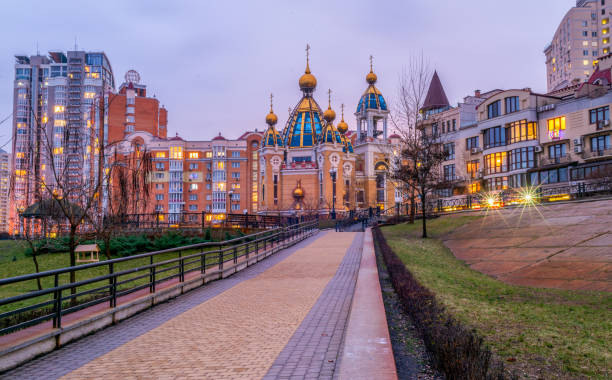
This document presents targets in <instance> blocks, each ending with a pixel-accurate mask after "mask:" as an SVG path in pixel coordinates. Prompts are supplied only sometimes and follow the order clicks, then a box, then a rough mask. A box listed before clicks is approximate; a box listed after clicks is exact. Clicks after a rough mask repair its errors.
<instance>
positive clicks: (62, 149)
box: [53, 147, 64, 154]
mask: <svg viewBox="0 0 612 380" xmlns="http://www.w3.org/2000/svg"><path fill="white" fill-rule="evenodd" d="M62 153H64V148H62V147H59V148H53V154H62Z"/></svg>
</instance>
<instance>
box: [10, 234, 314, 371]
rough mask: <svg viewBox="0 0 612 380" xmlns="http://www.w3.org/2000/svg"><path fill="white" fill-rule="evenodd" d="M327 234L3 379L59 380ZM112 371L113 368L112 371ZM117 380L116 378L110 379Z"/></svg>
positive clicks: (66, 348) (42, 359) (36, 361)
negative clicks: (58, 379)
mask: <svg viewBox="0 0 612 380" xmlns="http://www.w3.org/2000/svg"><path fill="white" fill-rule="evenodd" d="M324 235H325V233H319V234H318V235H315V236H314V237H311V238H309V239H306V240H305V241H303V242H300V243H298V244H297V245H295V246H293V247H291V248H288V249H285V250H282V251H280V252H278V253H276V254H275V255H273V256H270V257H268V258H267V259H265V260H263V261H261V262H260V263H258V264H257V265H253V266H251V267H249V268H247V269H245V270H243V271H241V272H238V273H237V274H235V275H233V276H230V277H228V278H226V279H223V280H220V281H215V282H212V283H209V284H207V285H206V286H204V287H201V288H199V289H194V290H192V291H190V292H188V293H186V294H184V295H182V296H180V297H178V298H174V299H172V300H170V301H169V302H167V303H164V304H160V305H157V306H156V307H155V308H153V309H150V310H147V311H145V312H142V313H140V314H138V315H136V316H134V317H132V318H130V319H128V320H125V321H122V322H121V323H119V324H117V325H115V326H112V327H109V328H107V329H105V330H103V331H100V332H98V333H96V334H93V335H91V336H88V337H86V338H83V339H80V340H78V341H76V342H74V343H71V344H69V345H67V346H65V347H63V348H61V349H59V350H56V351H54V352H52V353H50V354H48V355H45V356H42V357H40V358H38V359H35V360H33V361H31V362H29V363H27V364H25V365H23V366H20V367H18V368H16V369H15V370H12V371H9V372H7V373H4V374H3V375H1V376H0V378H1V379H33V378H36V379H57V378H59V377H62V376H64V375H65V374H67V373H69V372H71V371H74V370H76V369H78V368H79V367H81V366H83V365H85V364H87V363H88V362H90V361H92V360H94V359H96V358H98V357H100V356H102V355H104V354H106V353H108V352H110V351H112V350H114V349H115V348H117V347H119V346H121V345H123V344H125V343H127V342H129V341H131V340H133V339H135V338H137V337H138V336H140V335H142V334H145V333H146V332H148V331H150V330H152V329H154V328H156V327H158V326H160V325H162V324H163V323H164V322H166V321H169V320H170V319H172V318H174V317H176V316H178V315H180V314H182V313H184V312H185V311H187V310H189V309H192V308H194V307H195V306H198V305H200V304H202V303H204V302H206V301H208V300H210V299H211V298H213V297H215V296H217V295H219V294H221V293H223V292H224V291H226V290H228V289H230V288H232V287H234V286H235V285H237V284H239V283H241V282H243V281H245V280H248V279H251V278H254V277H256V276H258V275H259V274H261V273H263V272H264V271H266V270H267V269H269V268H271V267H273V266H274V265H276V264H278V263H279V262H281V261H283V260H284V259H286V258H287V257H289V256H290V255H292V254H293V253H295V252H296V251H298V250H299V249H301V248H304V247H306V246H308V245H310V244H311V243H313V242H314V241H315V240H316V239H318V238H319V237H321V236H324ZM109 371H112V367H111V368H109ZM111 377H114V376H111Z"/></svg>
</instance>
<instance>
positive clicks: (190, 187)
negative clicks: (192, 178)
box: [189, 183, 198, 190]
mask: <svg viewBox="0 0 612 380" xmlns="http://www.w3.org/2000/svg"><path fill="white" fill-rule="evenodd" d="M197 189H198V184H197V183H191V184H189V190H197Z"/></svg>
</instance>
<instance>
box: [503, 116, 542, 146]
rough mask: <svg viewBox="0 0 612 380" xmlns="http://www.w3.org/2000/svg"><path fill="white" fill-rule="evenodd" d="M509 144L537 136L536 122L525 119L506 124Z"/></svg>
mask: <svg viewBox="0 0 612 380" xmlns="http://www.w3.org/2000/svg"><path fill="white" fill-rule="evenodd" d="M508 131H509V138H510V141H509V143H510V144H513V143H517V142H519V141H527V140H533V139H535V138H537V124H536V123H532V122H529V123H528V122H527V120H521V121H515V122H513V123H510V124H508Z"/></svg>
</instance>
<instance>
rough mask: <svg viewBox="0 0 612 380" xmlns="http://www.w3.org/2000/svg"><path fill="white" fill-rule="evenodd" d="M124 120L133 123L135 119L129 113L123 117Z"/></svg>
mask: <svg viewBox="0 0 612 380" xmlns="http://www.w3.org/2000/svg"><path fill="white" fill-rule="evenodd" d="M125 121H126V122H128V123H135V122H136V120H135V119H134V116H131V115H130V116H126V117H125Z"/></svg>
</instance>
